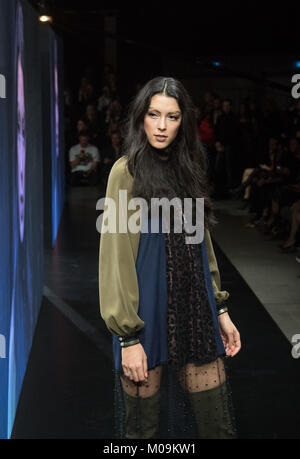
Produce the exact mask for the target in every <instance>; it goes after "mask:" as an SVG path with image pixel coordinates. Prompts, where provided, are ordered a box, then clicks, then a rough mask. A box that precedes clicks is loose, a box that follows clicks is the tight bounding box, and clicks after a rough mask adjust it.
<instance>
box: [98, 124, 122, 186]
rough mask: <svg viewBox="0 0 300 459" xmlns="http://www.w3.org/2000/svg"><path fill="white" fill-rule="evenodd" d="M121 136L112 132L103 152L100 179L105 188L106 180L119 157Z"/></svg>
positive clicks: (116, 132) (117, 132)
mask: <svg viewBox="0 0 300 459" xmlns="http://www.w3.org/2000/svg"><path fill="white" fill-rule="evenodd" d="M121 146H122V145H121V134H120V131H112V132H111V135H110V143H109V145H107V147H106V148H105V149H104V150H103V155H102V157H103V165H102V168H101V179H102V182H103V183H104V185H105V186H106V183H107V179H108V176H109V173H110V170H111V168H112V166H113V164H114V163H115V162H116V161H117V159H119V158H120V157H121V156H122V155H121Z"/></svg>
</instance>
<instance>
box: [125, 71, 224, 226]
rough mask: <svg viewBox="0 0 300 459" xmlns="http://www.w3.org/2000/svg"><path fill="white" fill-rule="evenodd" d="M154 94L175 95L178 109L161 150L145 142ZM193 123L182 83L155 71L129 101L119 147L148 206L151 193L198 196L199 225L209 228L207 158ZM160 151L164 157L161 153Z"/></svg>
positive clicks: (136, 193)
mask: <svg viewBox="0 0 300 459" xmlns="http://www.w3.org/2000/svg"><path fill="white" fill-rule="evenodd" d="M155 94H164V95H166V96H168V97H173V98H175V99H176V100H177V103H178V105H179V108H180V110H181V113H182V118H181V124H180V127H179V129H178V132H177V136H176V137H175V139H174V141H173V142H172V143H171V145H169V146H168V147H167V148H166V149H163V150H160V149H156V148H154V147H153V146H152V145H151V144H150V143H149V141H148V139H147V136H146V133H145V130H144V117H145V115H146V113H147V111H148V109H149V106H150V102H151V99H152V97H153V96H154V95H155ZM196 126H197V125H196V117H195V107H194V104H193V102H192V100H191V98H190V96H189V94H188V92H187V91H186V89H185V88H184V86H183V84H182V83H181V82H180V81H178V80H176V79H175V78H166V77H156V78H154V79H152V80H150V81H149V82H148V83H146V84H145V85H144V86H143V87H142V88H141V89H140V91H139V92H138V94H137V95H136V96H135V98H134V99H133V101H132V102H131V104H130V105H129V108H128V112H127V117H126V119H125V120H124V121H123V125H122V129H121V132H122V137H123V146H122V152H123V154H124V155H125V156H127V157H128V162H127V164H128V170H129V172H130V174H131V175H132V176H133V187H132V195H133V196H134V197H141V198H144V199H145V200H146V201H147V203H148V206H150V199H151V198H153V197H158V198H162V197H166V198H169V199H172V198H173V197H178V198H180V199H183V198H185V197H189V198H197V197H198V198H204V216H205V218H204V225H205V227H206V228H208V229H210V228H212V227H213V226H214V225H216V224H217V223H218V221H217V219H216V217H215V215H214V212H213V205H212V201H211V198H210V193H211V191H212V187H211V186H210V184H209V182H208V159H207V155H206V153H205V152H204V151H203V149H202V148H201V143H200V140H199V137H198V133H197V129H196ZM162 155H166V156H165V157H167V160H166V159H164V160H163V159H161V156H162ZM193 205H194V207H195V201H194V199H193Z"/></svg>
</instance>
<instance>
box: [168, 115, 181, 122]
mask: <svg viewBox="0 0 300 459" xmlns="http://www.w3.org/2000/svg"><path fill="white" fill-rule="evenodd" d="M169 118H170V120H174V121H177V120H178V119H179V116H175V115H170V116H169Z"/></svg>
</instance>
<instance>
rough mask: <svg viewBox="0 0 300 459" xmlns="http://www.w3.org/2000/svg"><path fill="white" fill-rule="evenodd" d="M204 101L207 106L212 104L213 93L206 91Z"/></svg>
mask: <svg viewBox="0 0 300 459" xmlns="http://www.w3.org/2000/svg"><path fill="white" fill-rule="evenodd" d="M203 99H204V102H205V103H206V104H210V103H211V102H212V101H213V95H212V93H211V92H210V91H205V93H204V95H203Z"/></svg>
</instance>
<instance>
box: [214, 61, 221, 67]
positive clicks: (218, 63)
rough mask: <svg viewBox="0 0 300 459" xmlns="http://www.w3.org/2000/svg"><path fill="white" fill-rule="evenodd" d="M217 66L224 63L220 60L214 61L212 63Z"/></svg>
mask: <svg viewBox="0 0 300 459" xmlns="http://www.w3.org/2000/svg"><path fill="white" fill-rule="evenodd" d="M212 64H213V65H214V66H215V67H220V66H221V65H222V64H221V62H220V61H213V63H212Z"/></svg>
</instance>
